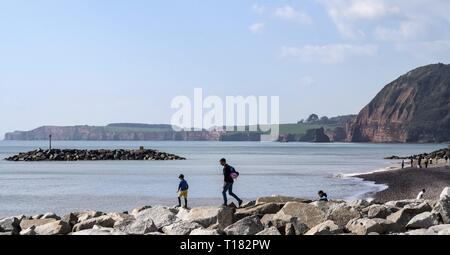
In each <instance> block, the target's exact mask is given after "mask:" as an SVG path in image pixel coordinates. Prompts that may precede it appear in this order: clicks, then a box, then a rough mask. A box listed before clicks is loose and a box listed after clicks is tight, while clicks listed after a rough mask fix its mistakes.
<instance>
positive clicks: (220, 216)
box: [0, 187, 450, 235]
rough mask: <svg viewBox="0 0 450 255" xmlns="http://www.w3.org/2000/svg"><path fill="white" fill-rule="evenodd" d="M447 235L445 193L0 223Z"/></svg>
mask: <svg viewBox="0 0 450 255" xmlns="http://www.w3.org/2000/svg"><path fill="white" fill-rule="evenodd" d="M372 234H377V235H378V234H387V235H449V234H450V187H447V188H445V189H444V190H443V191H442V193H441V195H440V197H439V198H438V199H436V200H400V201H389V202H387V203H384V204H376V203H371V202H368V201H365V200H358V201H353V202H345V201H330V202H324V201H308V200H304V199H298V198H293V197H282V196H274V197H262V198H258V199H257V200H256V201H252V202H249V203H247V204H245V205H243V206H242V207H241V208H235V207H233V206H230V207H215V206H211V207H197V208H193V209H183V208H169V207H163V206H144V207H141V208H136V209H134V210H132V211H131V212H124V213H103V212H99V211H84V212H73V213H69V214H67V215H64V216H58V215H56V214H54V213H46V214H42V215H35V216H31V217H29V216H25V215H19V216H15V217H9V218H5V219H2V220H0V235H372Z"/></svg>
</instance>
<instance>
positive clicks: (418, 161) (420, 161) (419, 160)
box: [417, 157, 422, 168]
mask: <svg viewBox="0 0 450 255" xmlns="http://www.w3.org/2000/svg"><path fill="white" fill-rule="evenodd" d="M417 167H418V168H422V157H419V159H418V160H417Z"/></svg>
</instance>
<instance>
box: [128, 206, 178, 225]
mask: <svg viewBox="0 0 450 255" xmlns="http://www.w3.org/2000/svg"><path fill="white" fill-rule="evenodd" d="M177 212H178V210H173V209H171V208H167V207H162V206H155V207H152V208H148V209H145V210H143V211H141V212H139V213H138V214H137V215H136V220H138V221H144V222H145V221H149V220H152V221H153V223H154V224H155V226H156V227H157V228H158V229H161V228H163V227H165V226H169V225H171V224H173V223H174V222H175V221H177V217H176V213H177Z"/></svg>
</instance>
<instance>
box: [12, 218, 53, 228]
mask: <svg viewBox="0 0 450 255" xmlns="http://www.w3.org/2000/svg"><path fill="white" fill-rule="evenodd" d="M54 221H56V220H55V219H36V220H25V219H24V220H22V221H21V222H20V228H21V229H27V228H30V227H32V226H35V227H38V226H40V225H45V224H47V223H51V222H54Z"/></svg>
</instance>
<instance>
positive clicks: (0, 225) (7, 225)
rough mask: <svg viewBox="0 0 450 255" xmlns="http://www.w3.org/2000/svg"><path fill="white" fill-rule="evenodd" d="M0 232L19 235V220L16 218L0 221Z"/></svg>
mask: <svg viewBox="0 0 450 255" xmlns="http://www.w3.org/2000/svg"><path fill="white" fill-rule="evenodd" d="M0 232H12V233H13V234H19V232H20V220H19V219H18V218H16V217H9V218H5V219H2V220H0Z"/></svg>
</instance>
